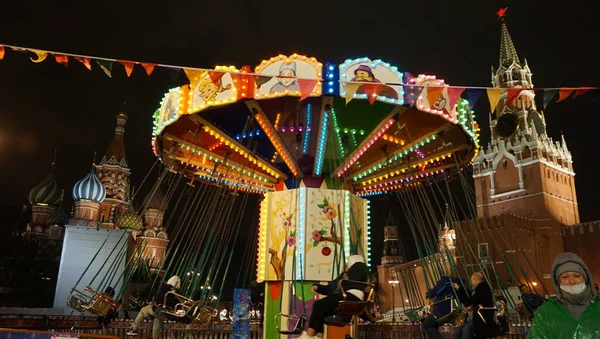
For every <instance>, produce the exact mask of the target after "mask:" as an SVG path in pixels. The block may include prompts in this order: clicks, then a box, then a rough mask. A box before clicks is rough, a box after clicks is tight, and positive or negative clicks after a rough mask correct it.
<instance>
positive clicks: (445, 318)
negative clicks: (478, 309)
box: [433, 297, 465, 327]
mask: <svg viewBox="0 0 600 339" xmlns="http://www.w3.org/2000/svg"><path fill="white" fill-rule="evenodd" d="M448 301H449V302H450V312H449V313H448V314H444V315H442V316H440V317H437V322H438V324H439V325H444V324H450V325H452V326H455V327H458V326H460V325H462V322H460V324H459V325H458V326H456V325H455V323H456V321H457V320H458V319H462V318H464V315H465V312H464V310H463V309H462V307H460V304H459V302H458V300H457V299H456V298H455V297H446V298H445V299H443V300H440V301H437V302H435V303H433V307H435V305H436V304H440V303H443V302H448Z"/></svg>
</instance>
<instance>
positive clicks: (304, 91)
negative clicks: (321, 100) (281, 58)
mask: <svg viewBox="0 0 600 339" xmlns="http://www.w3.org/2000/svg"><path fill="white" fill-rule="evenodd" d="M317 82H318V80H316V79H298V86H299V87H300V101H302V100H304V99H306V98H308V97H309V96H310V94H311V93H312V91H313V89H315V86H316V85H317Z"/></svg>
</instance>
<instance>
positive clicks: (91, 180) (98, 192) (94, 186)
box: [73, 168, 106, 202]
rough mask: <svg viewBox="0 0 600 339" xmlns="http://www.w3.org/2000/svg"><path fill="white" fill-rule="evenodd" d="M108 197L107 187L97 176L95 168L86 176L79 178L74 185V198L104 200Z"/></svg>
mask: <svg viewBox="0 0 600 339" xmlns="http://www.w3.org/2000/svg"><path fill="white" fill-rule="evenodd" d="M104 198H106V189H105V188H104V186H102V183H101V182H100V180H98V178H97V177H96V171H95V170H94V168H92V170H91V171H90V173H89V174H88V175H86V176H85V178H83V179H81V180H79V181H78V182H77V183H76V184H75V186H73V200H75V201H77V200H92V201H96V202H102V201H104Z"/></svg>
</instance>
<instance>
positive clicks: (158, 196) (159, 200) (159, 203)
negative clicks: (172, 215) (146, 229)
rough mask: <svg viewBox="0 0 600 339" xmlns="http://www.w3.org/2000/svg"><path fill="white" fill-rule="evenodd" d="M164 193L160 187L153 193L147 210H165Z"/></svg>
mask: <svg viewBox="0 0 600 339" xmlns="http://www.w3.org/2000/svg"><path fill="white" fill-rule="evenodd" d="M166 205H167V204H166V202H165V193H164V192H163V190H162V189H160V187H158V188H157V189H156V191H154V195H152V196H151V197H150V201H149V202H148V208H151V209H155V210H161V211H164V210H165V209H166V207H167V206H166Z"/></svg>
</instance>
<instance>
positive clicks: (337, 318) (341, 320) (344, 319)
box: [325, 315, 354, 327]
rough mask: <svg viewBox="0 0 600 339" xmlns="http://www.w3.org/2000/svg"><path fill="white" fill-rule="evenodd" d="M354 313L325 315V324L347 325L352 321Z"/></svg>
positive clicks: (334, 325)
mask: <svg viewBox="0 0 600 339" xmlns="http://www.w3.org/2000/svg"><path fill="white" fill-rule="evenodd" d="M353 317H354V316H352V315H332V316H329V317H325V325H327V326H333V327H346V326H348V325H350V323H351V322H352V318H353Z"/></svg>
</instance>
